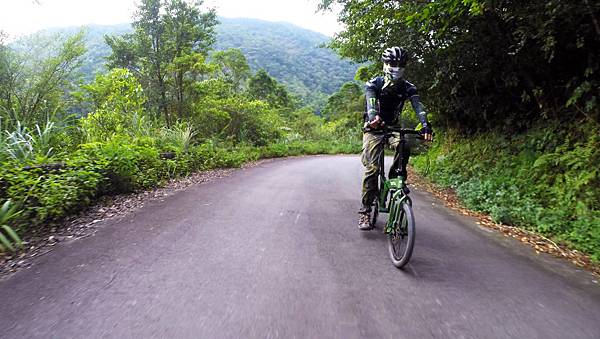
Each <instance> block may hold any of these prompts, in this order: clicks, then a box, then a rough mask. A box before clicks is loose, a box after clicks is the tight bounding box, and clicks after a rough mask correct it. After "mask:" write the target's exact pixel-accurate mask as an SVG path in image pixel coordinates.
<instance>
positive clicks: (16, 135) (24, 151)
mask: <svg viewBox="0 0 600 339" xmlns="http://www.w3.org/2000/svg"><path fill="white" fill-rule="evenodd" d="M54 126H55V125H54V123H53V122H50V121H47V122H46V125H45V126H44V127H43V128H40V126H39V125H38V124H35V129H34V131H30V130H29V129H28V128H27V127H25V126H22V125H21V122H20V121H17V122H16V126H15V129H14V130H13V131H7V130H5V131H3V132H5V133H6V135H0V140H2V142H0V153H1V154H2V156H0V159H1V158H10V159H13V160H17V161H21V162H27V161H30V160H33V159H35V158H38V159H45V158H48V157H50V155H51V154H52V149H53V148H52V146H51V141H52V136H53V134H54V133H55V127H54Z"/></svg>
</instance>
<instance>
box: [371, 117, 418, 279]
mask: <svg viewBox="0 0 600 339" xmlns="http://www.w3.org/2000/svg"><path fill="white" fill-rule="evenodd" d="M370 132H371V133H382V134H384V140H383V142H382V143H381V145H380V147H382V148H384V147H385V145H386V143H387V142H388V141H389V139H390V138H391V137H393V136H397V137H399V142H398V145H396V149H395V155H394V159H396V158H397V159H398V161H397V162H396V163H395V164H396V165H397V168H392V169H390V173H399V172H400V170H401V168H400V167H401V166H402V163H403V160H404V159H403V157H404V150H405V148H406V147H408V146H407V140H406V135H407V134H414V135H419V136H420V133H419V132H418V131H415V130H412V129H406V128H399V127H385V128H384V129H382V130H375V131H370ZM384 159H385V154H384V152H383V149H382V152H381V157H380V159H379V193H378V198H377V199H375V201H374V202H373V206H372V210H373V215H372V217H371V218H372V219H371V222H372V225H375V222H376V221H377V217H378V216H379V213H388V219H387V222H386V225H385V229H384V233H385V234H386V235H387V239H388V250H389V255H390V259H391V260H392V263H393V264H394V266H396V267H397V268H402V267H403V266H404V265H406V264H407V263H408V261H409V260H410V257H411V255H412V252H413V248H414V246H415V232H416V230H415V218H414V214H413V211H412V200H411V199H410V197H409V193H410V190H409V189H408V187H406V178H404V177H403V176H401V175H398V176H397V177H395V178H391V179H387V178H386V176H385V166H384Z"/></svg>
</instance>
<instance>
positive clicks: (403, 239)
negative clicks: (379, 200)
mask: <svg viewBox="0 0 600 339" xmlns="http://www.w3.org/2000/svg"><path fill="white" fill-rule="evenodd" d="M390 218H394V220H393V224H392V230H391V232H389V233H388V250H389V252H390V259H392V263H394V266H396V267H397V268H402V267H403V266H404V265H406V264H407V263H408V261H409V260H410V257H411V255H412V252H413V248H414V246H415V218H414V215H413V211H412V207H411V206H410V204H409V202H408V201H406V200H404V201H402V202H401V203H400V206H398V207H397V208H396V210H395V213H394V215H391V214H390Z"/></svg>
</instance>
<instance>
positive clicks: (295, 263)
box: [0, 156, 600, 339]
mask: <svg viewBox="0 0 600 339" xmlns="http://www.w3.org/2000/svg"><path fill="white" fill-rule="evenodd" d="M361 171H362V166H361V165H360V162H359V159H358V157H357V156H328V157H325V156H322V157H306V158H293V159H287V160H277V161H273V162H268V163H264V164H262V165H260V166H258V167H254V168H249V169H244V170H239V171H236V172H234V174H233V175H231V176H230V177H227V178H223V179H219V180H216V181H213V182H210V183H205V184H201V185H197V186H193V187H191V188H188V189H186V190H183V191H180V192H178V193H175V194H174V195H172V196H170V197H168V198H167V199H165V200H164V201H158V202H154V203H150V204H148V205H147V206H145V207H143V208H141V209H140V210H138V211H137V212H135V213H133V214H131V215H129V216H127V217H125V218H122V219H121V220H116V221H107V222H105V224H106V225H104V226H103V227H102V228H101V229H100V230H99V231H98V233H96V235H94V236H93V237H89V238H86V239H81V240H77V241H73V242H70V243H63V244H61V245H60V246H58V248H57V249H56V250H54V251H53V252H51V253H49V254H47V255H45V256H42V257H40V258H39V259H38V260H37V261H36V262H35V263H34V265H33V267H31V268H30V269H27V270H24V271H21V272H19V273H17V274H15V275H13V276H12V277H10V278H9V279H8V280H5V281H3V282H0V302H1V307H0V329H1V330H0V336H2V337H6V338H96V337H107V338H130V337H136V338H294V337H297V338H544V339H548V338H600V287H599V285H598V284H597V282H594V281H593V280H594V279H595V278H594V277H593V276H592V275H590V274H588V273H585V272H582V271H579V270H577V269H575V268H574V267H572V266H571V265H570V264H568V263H564V262H562V261H559V260H555V259H553V258H550V257H546V256H540V255H536V254H535V253H534V251H533V250H532V249H530V248H529V247H525V246H522V245H521V244H519V243H516V242H515V241H513V240H512V239H508V238H505V237H503V236H500V235H498V234H496V233H494V232H490V231H486V230H484V229H480V228H478V226H477V225H476V224H475V222H474V220H472V219H469V218H465V217H463V216H460V215H458V214H456V213H455V212H453V211H449V210H447V209H446V208H445V207H443V206H441V205H440V204H439V203H438V202H437V201H436V200H435V199H434V198H432V197H431V196H429V195H428V194H426V193H421V192H416V191H415V190H413V195H412V196H413V200H414V206H415V215H416V221H417V242H416V247H415V251H414V254H413V259H412V260H411V262H410V264H409V265H408V267H407V268H406V269H405V270H403V271H401V270H398V269H396V268H395V267H393V266H392V264H391V262H390V261H389V259H388V257H387V248H386V238H385V236H384V234H383V233H382V232H381V227H379V228H378V229H375V230H373V231H371V232H360V231H359V230H358V229H357V227H356V224H357V217H358V216H357V214H356V210H357V208H358V201H359V195H360V176H361Z"/></svg>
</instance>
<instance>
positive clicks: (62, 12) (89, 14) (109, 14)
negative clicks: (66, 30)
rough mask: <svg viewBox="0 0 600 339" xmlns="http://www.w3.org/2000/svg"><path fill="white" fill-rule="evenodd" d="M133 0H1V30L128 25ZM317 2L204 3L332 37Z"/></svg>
mask: <svg viewBox="0 0 600 339" xmlns="http://www.w3.org/2000/svg"><path fill="white" fill-rule="evenodd" d="M135 3H136V0H0V30H2V31H4V32H5V33H8V35H9V37H10V38H15V37H18V36H21V35H25V34H30V33H33V32H36V31H38V30H40V29H43V28H47V27H61V26H75V25H86V24H101V25H110V24H117V23H125V22H131V16H132V14H133V11H134V9H135ZM318 3H319V0H205V1H204V6H205V7H214V8H216V10H217V13H218V15H220V16H224V17H228V18H239V17H244V18H257V19H263V20H269V21H287V22H290V23H293V24H296V25H298V26H300V27H304V28H308V29H311V30H313V31H317V32H321V33H323V34H325V35H328V36H332V35H333V33H335V32H337V31H339V30H340V29H341V28H340V27H341V26H340V25H339V24H338V23H337V22H336V15H335V14H333V13H325V14H323V13H319V14H315V12H316V9H317V4H318Z"/></svg>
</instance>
